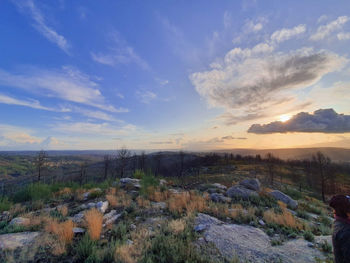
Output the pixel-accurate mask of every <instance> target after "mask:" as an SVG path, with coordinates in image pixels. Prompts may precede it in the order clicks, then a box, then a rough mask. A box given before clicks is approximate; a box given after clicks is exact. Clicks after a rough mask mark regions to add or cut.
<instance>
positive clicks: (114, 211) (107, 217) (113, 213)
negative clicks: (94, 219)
mask: <svg viewBox="0 0 350 263" xmlns="http://www.w3.org/2000/svg"><path fill="white" fill-rule="evenodd" d="M116 214H117V211H116V210H111V211H110V212H109V213H107V214H105V215H104V216H103V221H107V220H109V219H111V218H112V217H113V216H115V215H116Z"/></svg>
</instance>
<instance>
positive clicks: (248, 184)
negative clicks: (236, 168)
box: [239, 179, 260, 192]
mask: <svg viewBox="0 0 350 263" xmlns="http://www.w3.org/2000/svg"><path fill="white" fill-rule="evenodd" d="M239 184H240V185H242V186H244V187H245V188H247V189H250V190H254V191H257V192H259V191H260V182H259V180H258V179H245V180H243V181H241V182H240V183H239Z"/></svg>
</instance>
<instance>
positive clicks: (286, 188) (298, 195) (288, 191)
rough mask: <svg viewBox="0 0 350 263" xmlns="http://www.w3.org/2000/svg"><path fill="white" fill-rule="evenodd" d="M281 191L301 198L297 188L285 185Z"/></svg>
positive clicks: (295, 197) (292, 196) (297, 198)
mask: <svg viewBox="0 0 350 263" xmlns="http://www.w3.org/2000/svg"><path fill="white" fill-rule="evenodd" d="M282 192H283V193H285V194H286V195H289V196H290V197H291V198H293V199H296V200H299V199H301V197H302V196H301V193H300V191H298V190H295V189H293V188H290V187H285V189H284V190H282Z"/></svg>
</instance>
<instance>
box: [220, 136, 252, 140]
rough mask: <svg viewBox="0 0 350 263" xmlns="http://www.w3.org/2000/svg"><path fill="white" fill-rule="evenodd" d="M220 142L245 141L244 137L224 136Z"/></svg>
mask: <svg viewBox="0 0 350 263" xmlns="http://www.w3.org/2000/svg"><path fill="white" fill-rule="evenodd" d="M221 139H222V140H246V139H247V138H246V137H233V136H230V135H229V136H224V137H222V138H221Z"/></svg>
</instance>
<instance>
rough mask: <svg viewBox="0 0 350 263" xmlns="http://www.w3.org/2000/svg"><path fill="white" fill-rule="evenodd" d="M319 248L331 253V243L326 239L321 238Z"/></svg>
mask: <svg viewBox="0 0 350 263" xmlns="http://www.w3.org/2000/svg"><path fill="white" fill-rule="evenodd" d="M321 250H322V251H323V252H325V253H332V245H331V244H329V243H328V242H327V240H323V242H322V243H321Z"/></svg>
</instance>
